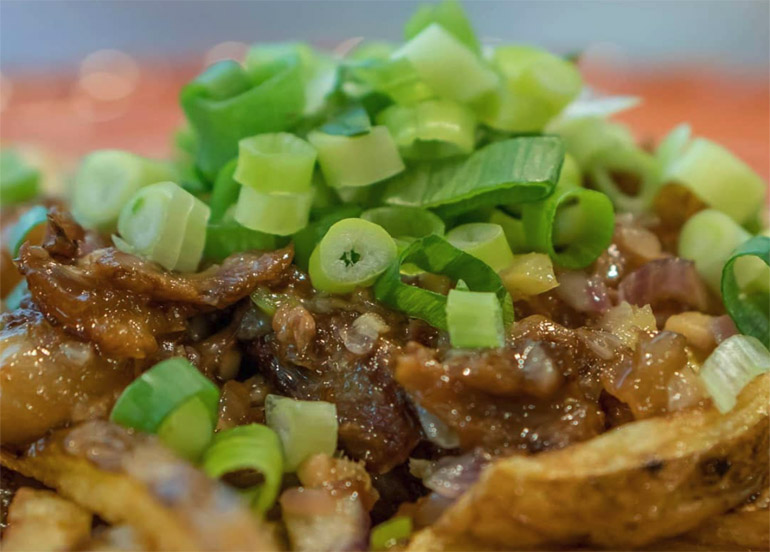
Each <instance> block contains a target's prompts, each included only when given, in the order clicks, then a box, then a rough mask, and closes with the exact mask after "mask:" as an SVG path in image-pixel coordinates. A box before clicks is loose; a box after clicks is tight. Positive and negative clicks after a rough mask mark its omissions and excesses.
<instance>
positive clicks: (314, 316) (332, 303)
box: [249, 273, 420, 473]
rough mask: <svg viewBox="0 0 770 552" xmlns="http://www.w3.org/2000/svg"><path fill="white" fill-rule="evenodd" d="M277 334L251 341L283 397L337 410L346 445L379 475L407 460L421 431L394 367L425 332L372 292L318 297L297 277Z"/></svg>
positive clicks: (285, 295) (276, 322) (285, 290)
mask: <svg viewBox="0 0 770 552" xmlns="http://www.w3.org/2000/svg"><path fill="white" fill-rule="evenodd" d="M274 291H275V292H276V294H277V295H278V296H279V297H280V298H281V300H282V301H283V303H282V305H281V306H280V307H279V308H278V310H277V311H276V313H275V316H274V317H273V330H274V332H273V333H270V334H268V335H265V336H262V337H260V338H258V339H256V340H254V341H253V342H252V344H251V345H250V347H249V352H250V353H251V354H252V355H253V356H254V357H255V358H256V361H257V369H258V370H259V371H260V372H261V373H263V374H264V375H265V376H266V377H267V378H268V380H269V381H270V382H271V383H272V384H273V385H274V387H275V388H276V390H277V391H278V392H279V393H281V394H284V395H287V396H290V397H295V398H298V399H310V400H323V401H328V402H332V403H334V404H336V405H337V415H338V418H339V422H340V428H339V432H340V442H341V444H342V446H343V448H344V449H345V450H346V451H347V452H348V453H349V454H350V455H351V456H352V457H353V458H356V459H359V460H364V461H365V462H366V464H367V467H368V468H369V469H371V470H372V471H374V472H377V473H382V472H387V471H388V470H390V469H392V468H393V467H394V466H397V465H398V464H401V463H403V462H405V461H406V460H407V458H408V457H409V453H410V452H411V450H412V449H413V448H414V447H415V445H416V444H417V443H418V441H419V440H420V431H419V424H418V422H417V420H416V418H415V415H414V413H413V412H412V408H411V405H410V404H409V402H408V400H407V398H406V395H405V394H404V392H403V390H402V389H400V388H399V386H398V385H397V384H396V383H395V381H394V380H393V375H392V371H393V366H394V365H395V362H396V358H397V356H398V355H399V354H400V351H401V346H400V344H401V343H404V342H405V341H406V337H405V336H406V335H407V334H409V333H410V332H412V333H415V332H418V331H419V330H416V329H415V326H414V325H410V324H408V323H407V320H406V318H405V317H402V316H401V315H398V314H396V313H393V312H390V311H387V310H386V309H384V308H383V307H382V306H380V305H378V304H377V303H376V302H374V301H373V300H372V298H371V296H370V295H369V294H368V292H364V291H361V292H356V293H354V294H352V295H351V296H350V297H349V298H347V299H343V298H339V297H329V296H324V295H320V294H319V295H316V294H314V292H313V291H312V290H311V289H310V288H309V287H308V286H307V283H306V280H305V277H304V276H303V275H301V274H299V273H296V274H295V275H294V276H293V277H292V278H290V279H289V280H288V281H287V282H285V283H284V285H283V286H280V287H279V288H274Z"/></svg>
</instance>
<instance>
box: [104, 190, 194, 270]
mask: <svg viewBox="0 0 770 552" xmlns="http://www.w3.org/2000/svg"><path fill="white" fill-rule="evenodd" d="M208 218H209V207H208V205H206V204H205V203H203V202H202V201H201V200H199V199H198V198H196V197H195V196H193V195H192V194H190V193H189V192H187V191H185V190H183V189H182V188H181V187H180V186H178V185H176V184H174V183H173V182H159V183H157V184H151V185H150V186H146V187H144V188H142V189H140V190H139V191H138V192H137V193H136V194H135V195H134V196H133V197H132V198H131V199H130V200H129V201H128V202H127V203H126V205H125V206H124V207H123V209H122V211H121V213H120V218H119V219H118V232H119V233H120V237H119V238H117V237H115V238H114V241H115V243H116V245H118V246H120V247H121V248H123V249H127V250H128V251H129V252H131V253H135V254H137V255H141V256H144V257H147V258H148V259H150V260H152V261H155V262H157V263H159V264H160V265H162V266H163V267H164V268H166V269H168V270H179V271H184V272H193V271H195V270H196V269H197V267H198V263H200V260H201V257H202V255H203V248H204V246H205V243H206V224H207V222H208Z"/></svg>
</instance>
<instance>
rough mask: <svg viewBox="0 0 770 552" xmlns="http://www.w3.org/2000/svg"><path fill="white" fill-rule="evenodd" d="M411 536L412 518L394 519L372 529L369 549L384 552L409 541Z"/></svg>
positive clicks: (400, 517) (401, 517)
mask: <svg viewBox="0 0 770 552" xmlns="http://www.w3.org/2000/svg"><path fill="white" fill-rule="evenodd" d="M411 534H412V518H410V517H406V516H398V517H394V518H391V519H389V520H388V521H384V522H382V523H380V524H379V525H377V526H376V527H374V528H373V529H372V534H371V536H370V538H369V548H370V549H371V550H373V551H374V552H382V551H385V550H388V549H389V548H393V547H394V546H396V545H398V544H400V543H402V542H403V541H405V540H407V539H408V538H409V535H411Z"/></svg>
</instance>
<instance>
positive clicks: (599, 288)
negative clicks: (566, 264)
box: [556, 271, 612, 313]
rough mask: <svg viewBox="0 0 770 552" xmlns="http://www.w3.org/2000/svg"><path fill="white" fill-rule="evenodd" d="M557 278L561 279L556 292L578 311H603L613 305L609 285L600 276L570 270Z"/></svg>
mask: <svg viewBox="0 0 770 552" xmlns="http://www.w3.org/2000/svg"><path fill="white" fill-rule="evenodd" d="M556 279H557V280H558V281H559V287H557V288H556V294H557V295H558V296H559V297H560V298H561V300H562V301H564V302H565V303H567V304H568V305H569V306H570V307H572V308H573V309H575V310H576V311H579V312H588V313H601V312H604V311H606V310H607V309H608V308H610V307H611V306H612V303H611V302H610V297H609V294H608V291H607V286H605V285H604V282H602V280H601V279H600V278H599V277H598V276H588V275H587V274H586V273H585V272H580V271H569V272H563V273H561V274H559V275H558V276H557V278H556Z"/></svg>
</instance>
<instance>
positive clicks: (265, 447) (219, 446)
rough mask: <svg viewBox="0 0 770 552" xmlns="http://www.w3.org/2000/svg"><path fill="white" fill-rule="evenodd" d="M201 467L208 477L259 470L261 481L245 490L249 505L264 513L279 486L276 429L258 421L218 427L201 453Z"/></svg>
mask: <svg viewBox="0 0 770 552" xmlns="http://www.w3.org/2000/svg"><path fill="white" fill-rule="evenodd" d="M202 467H203V471H205V472H206V474H207V475H208V476H209V477H215V478H219V477H222V476H223V475H227V474H229V473H233V472H238V471H242V470H255V471H257V472H259V473H261V474H262V476H263V477H264V483H262V484H260V485H258V486H256V487H254V488H252V489H248V490H246V491H245V493H244V494H245V495H246V496H247V497H250V498H251V505H252V507H253V508H254V509H255V510H256V511H257V512H258V513H260V514H264V513H265V512H267V510H269V509H270V508H271V507H272V505H273V504H274V503H275V499H276V497H277V496H278V491H279V490H280V488H281V478H282V476H283V457H282V453H281V441H280V440H279V438H278V435H276V433H275V431H273V430H272V429H270V428H269V427H267V426H264V425H260V424H249V425H243V426H238V427H234V428H232V429H227V430H225V431H220V432H219V433H217V434H216V435H215V436H214V441H213V442H212V443H211V445H210V446H209V448H208V449H207V450H206V452H205V453H204V454H203V460H202Z"/></svg>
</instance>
